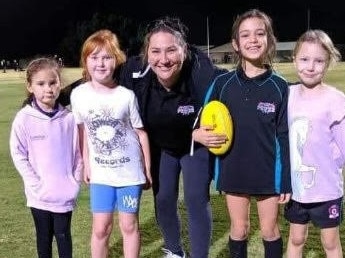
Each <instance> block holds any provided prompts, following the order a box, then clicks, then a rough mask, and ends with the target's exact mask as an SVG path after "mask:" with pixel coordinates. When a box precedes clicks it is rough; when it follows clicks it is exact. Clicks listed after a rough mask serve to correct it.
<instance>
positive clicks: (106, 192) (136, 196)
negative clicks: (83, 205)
mask: <svg viewBox="0 0 345 258" xmlns="http://www.w3.org/2000/svg"><path fill="white" fill-rule="evenodd" d="M141 193H142V185H131V186H122V187H115V186H109V185H101V184H90V205H91V211H92V212H93V213H107V212H114V211H116V210H117V211H121V212H126V213H137V212H138V211H139V204H140V197H141Z"/></svg>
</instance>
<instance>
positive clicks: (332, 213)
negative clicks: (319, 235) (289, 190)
mask: <svg viewBox="0 0 345 258" xmlns="http://www.w3.org/2000/svg"><path fill="white" fill-rule="evenodd" d="M342 204H343V198H339V199H336V200H331V201H327V202H316V203H300V202H296V201H294V200H290V201H289V202H288V203H287V204H286V205H285V207H284V217H285V219H286V220H287V221H289V222H290V223H294V224H307V223H308V222H309V221H311V222H312V223H313V224H314V226H316V227H319V228H333V227H337V226H339V225H340V223H341V221H342V217H343V205H342Z"/></svg>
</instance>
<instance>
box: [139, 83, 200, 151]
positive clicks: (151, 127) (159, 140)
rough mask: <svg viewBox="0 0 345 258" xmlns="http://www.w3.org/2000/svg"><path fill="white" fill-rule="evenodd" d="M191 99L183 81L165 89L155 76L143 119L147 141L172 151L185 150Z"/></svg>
mask: <svg viewBox="0 0 345 258" xmlns="http://www.w3.org/2000/svg"><path fill="white" fill-rule="evenodd" d="M196 109H197V107H196V106H195V100H193V99H192V97H191V96H190V92H189V91H188V88H187V87H186V84H185V82H183V81H180V82H178V83H177V84H176V85H175V86H174V87H172V89H171V91H167V90H166V89H165V88H164V87H163V86H162V85H160V83H159V82H158V81H157V79H156V78H154V79H153V81H152V87H150V88H149V93H148V101H147V106H146V112H145V116H146V117H145V118H144V120H145V121H146V125H145V126H146V130H147V131H148V133H149V135H150V140H151V141H152V142H153V143H154V144H155V145H157V146H159V147H161V148H163V149H165V150H167V151H170V152H172V153H176V154H185V153H187V152H188V151H189V148H190V142H191V132H192V126H193V122H194V120H195V117H196V113H197V112H198V110H196Z"/></svg>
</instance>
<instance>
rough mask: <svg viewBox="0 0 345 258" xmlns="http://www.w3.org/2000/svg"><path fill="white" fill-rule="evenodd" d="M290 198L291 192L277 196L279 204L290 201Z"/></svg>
mask: <svg viewBox="0 0 345 258" xmlns="http://www.w3.org/2000/svg"><path fill="white" fill-rule="evenodd" d="M290 198H291V193H282V194H280V196H279V200H278V203H279V204H284V203H287V202H289V201H290Z"/></svg>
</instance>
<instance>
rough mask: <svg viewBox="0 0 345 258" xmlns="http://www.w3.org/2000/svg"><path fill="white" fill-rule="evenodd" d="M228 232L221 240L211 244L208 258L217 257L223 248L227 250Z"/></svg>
mask: <svg viewBox="0 0 345 258" xmlns="http://www.w3.org/2000/svg"><path fill="white" fill-rule="evenodd" d="M228 241H229V232H226V233H225V234H224V235H223V236H222V237H221V238H218V240H217V241H215V242H213V243H212V246H211V248H210V257H218V255H219V254H221V253H222V251H223V249H224V248H228Z"/></svg>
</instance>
